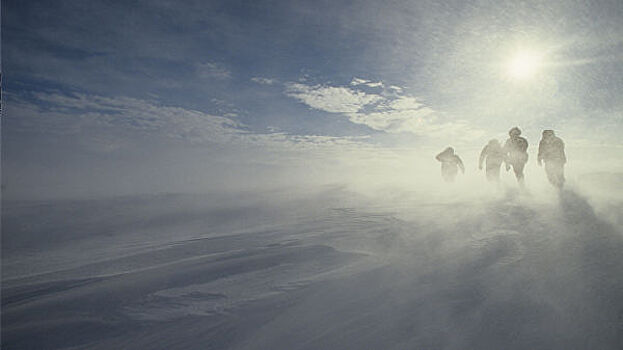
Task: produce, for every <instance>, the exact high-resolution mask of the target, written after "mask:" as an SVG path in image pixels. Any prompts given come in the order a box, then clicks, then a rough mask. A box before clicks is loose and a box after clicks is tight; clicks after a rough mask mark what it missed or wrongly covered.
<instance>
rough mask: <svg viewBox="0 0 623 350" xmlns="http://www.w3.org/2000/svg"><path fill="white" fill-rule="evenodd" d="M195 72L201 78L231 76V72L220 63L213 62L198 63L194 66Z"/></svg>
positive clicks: (225, 77) (224, 77)
mask: <svg viewBox="0 0 623 350" xmlns="http://www.w3.org/2000/svg"><path fill="white" fill-rule="evenodd" d="M195 70H196V73H197V75H198V76H199V77H201V78H203V79H220V80H224V79H229V78H231V72H230V71H229V70H227V68H225V67H224V66H223V65H222V64H219V63H214V62H203V63H198V64H197V65H196V66H195Z"/></svg>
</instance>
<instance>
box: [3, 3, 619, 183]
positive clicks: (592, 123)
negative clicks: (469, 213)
mask: <svg viewBox="0 0 623 350" xmlns="http://www.w3.org/2000/svg"><path fill="white" fill-rule="evenodd" d="M621 18H623V3H621V2H620V1H617V0H612V1H592V2H584V1H554V2H542V1H523V2H517V1H445V2H438V1H389V2H378V1H253V2H249V1H88V2H85V1H54V2H50V1H4V2H3V3H2V43H3V50H2V59H3V62H2V63H3V75H4V76H3V78H4V79H3V84H4V89H5V90H4V91H5V95H4V97H5V101H6V104H7V109H6V114H5V118H4V123H3V141H4V146H5V163H6V164H7V166H8V170H7V172H8V173H9V174H7V175H9V177H11V175H12V174H13V173H14V174H17V173H21V174H25V173H30V172H40V171H39V170H37V169H39V168H37V166H40V165H41V164H44V163H45V162H49V163H50V164H48V165H46V168H45V169H46V171H52V172H54V173H55V174H73V173H75V172H76V171H78V172H79V170H81V169H84V168H85V167H91V168H93V167H94V164H98V166H99V167H100V168H101V169H111V168H115V169H119V168H122V166H120V165H119V164H121V163H123V162H127V163H128V164H127V165H126V166H127V168H128V169H133V166H135V165H136V164H138V163H137V160H138V159H142V160H144V158H145V157H147V158H149V159H151V160H152V161H154V162H155V163H154V164H158V165H153V166H152V168H151V169H160V168H159V167H163V166H164V167H166V165H163V164H162V162H164V163H165V164H166V163H167V162H168V161H170V159H169V160H167V161H164V160H163V159H165V158H164V155H163V154H166V153H168V152H173V151H169V150H171V149H173V148H175V147H178V148H176V149H179V150H180V152H184V156H182V157H181V158H184V159H187V160H188V161H189V162H194V160H193V158H192V157H189V156H187V155H188V154H191V153H192V152H188V150H187V149H185V148H184V147H191V148H193V149H197V150H200V151H198V152H201V154H203V155H205V157H206V158H205V159H204V162H205V163H212V162H213V164H221V163H222V162H231V157H236V158H237V159H246V158H249V159H253V160H257V159H258V157H257V155H256V152H258V150H260V149H264V150H267V151H266V152H265V153H270V154H271V156H270V157H273V158H274V159H273V158H271V159H272V162H275V163H283V162H282V161H283V159H285V158H283V159H282V158H279V156H274V154H277V153H278V154H283V153H279V152H278V151H275V150H274V149H273V148H275V149H279V150H288V151H290V150H292V149H293V148H296V149H303V150H308V149H310V148H311V149H318V148H319V147H320V148H323V147H325V148H327V149H330V150H331V152H329V151H325V152H326V153H327V154H330V153H332V152H333V153H339V152H342V151H344V152H346V151H347V148H348V147H352V148H357V149H362V148H366V147H380V148H392V147H413V148H418V147H420V148H421V147H430V148H431V149H432V148H436V147H442V146H443V145H447V144H453V145H458V146H459V147H461V146H462V147H465V148H470V147H471V148H479V147H481V145H482V144H484V143H486V141H487V140H488V139H489V138H491V137H499V138H502V137H504V134H505V132H506V130H508V129H509V128H510V127H511V126H514V125H519V126H520V127H522V128H523V129H524V130H525V133H526V135H528V136H529V138H530V139H532V142H531V143H532V144H535V143H536V142H538V136H539V134H540V130H541V129H543V128H554V129H556V130H558V131H559V134H561V135H562V136H563V137H565V139H566V141H567V142H568V143H569V144H570V145H574V144H577V145H583V146H595V147H596V146H604V147H609V148H612V147H620V146H621V142H620V141H619V140H620V137H619V135H620V133H621V131H623V123H622V113H623V100H621V99H620V96H621V95H622V93H623V68H622V63H623V39H621V38H623V21H621ZM526 49H528V50H532V51H534V52H538V53H539V54H540V55H542V57H543V60H542V61H543V62H542V65H541V67H540V68H539V70H538V72H537V74H536V76H535V77H533V78H532V79H530V80H529V81H515V80H512V79H509V78H508V77H507V76H505V72H506V67H507V65H508V61H509V60H511V59H512V57H513V54H514V53H515V52H517V51H518V50H526ZM587 130H590V133H587V132H586V131H587ZM345 147H346V148H345ZM160 148H162V149H163V150H165V151H164V152H160V153H158V154H160V155H161V156H158V155H155V154H153V153H152V152H150V150H153V149H160ZM182 150H183V151H182ZM201 150H203V151H201ZM268 150H270V151H268ZM173 153H174V152H173ZM286 153H287V152H286ZM171 157H172V158H176V159H178V158H180V157H177V156H171ZM145 162H146V163H148V161H147V160H145ZM219 162H221V163H219ZM240 162H241V163H244V161H243V160H241V161H240ZM61 163H62V164H63V166H64V167H65V168H63V169H64V170H61V165H59V164H61ZM37 164H39V165H37ZM136 167H137V169H138V165H136ZM129 173H132V171H131V170H128V174H129ZM124 176H126V175H124ZM127 176H129V175H127ZM61 178H62V176H60V175H59V180H57V181H58V182H59V183H62V182H63V180H62V179H61ZM31 181H38V180H35V178H33V180H31ZM24 186H25V185H24ZM129 186H130V185H129ZM130 187H131V186H130Z"/></svg>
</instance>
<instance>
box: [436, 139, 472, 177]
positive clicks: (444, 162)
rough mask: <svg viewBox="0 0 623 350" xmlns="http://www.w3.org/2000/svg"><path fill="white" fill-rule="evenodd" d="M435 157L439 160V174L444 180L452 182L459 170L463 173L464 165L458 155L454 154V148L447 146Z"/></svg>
mask: <svg viewBox="0 0 623 350" xmlns="http://www.w3.org/2000/svg"><path fill="white" fill-rule="evenodd" d="M435 159H437V160H438V161H440V162H441V176H442V177H443V179H444V180H445V181H446V182H453V181H454V178H455V177H456V174H458V172H459V168H460V169H461V172H462V173H463V174H465V166H463V161H462V160H461V158H460V157H459V156H457V155H456V154H454V148H452V147H448V148H446V149H445V150H444V151H443V152H441V153H439V154H438V155H437V156H436V157H435Z"/></svg>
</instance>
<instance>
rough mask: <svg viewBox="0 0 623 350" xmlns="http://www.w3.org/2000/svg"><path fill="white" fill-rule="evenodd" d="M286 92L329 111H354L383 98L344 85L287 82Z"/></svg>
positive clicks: (310, 104) (315, 107)
mask: <svg viewBox="0 0 623 350" xmlns="http://www.w3.org/2000/svg"><path fill="white" fill-rule="evenodd" d="M286 94H287V95H288V96H290V97H293V98H295V99H297V100H299V101H301V102H303V103H305V104H306V105H308V106H310V107H312V108H314V109H319V110H322V111H325V112H331V113H356V112H358V111H359V110H361V109H362V108H363V107H365V106H367V105H370V104H374V103H376V102H379V101H381V100H383V97H381V96H380V95H376V94H367V93H365V92H363V91H357V90H352V89H349V88H346V87H333V86H323V85H313V86H311V85H305V84H301V83H289V84H287V87H286Z"/></svg>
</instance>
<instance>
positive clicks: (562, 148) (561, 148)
mask: <svg viewBox="0 0 623 350" xmlns="http://www.w3.org/2000/svg"><path fill="white" fill-rule="evenodd" d="M560 152H562V163H563V164H565V163H567V155H566V154H565V143H564V142H563V141H562V140H560Z"/></svg>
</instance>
